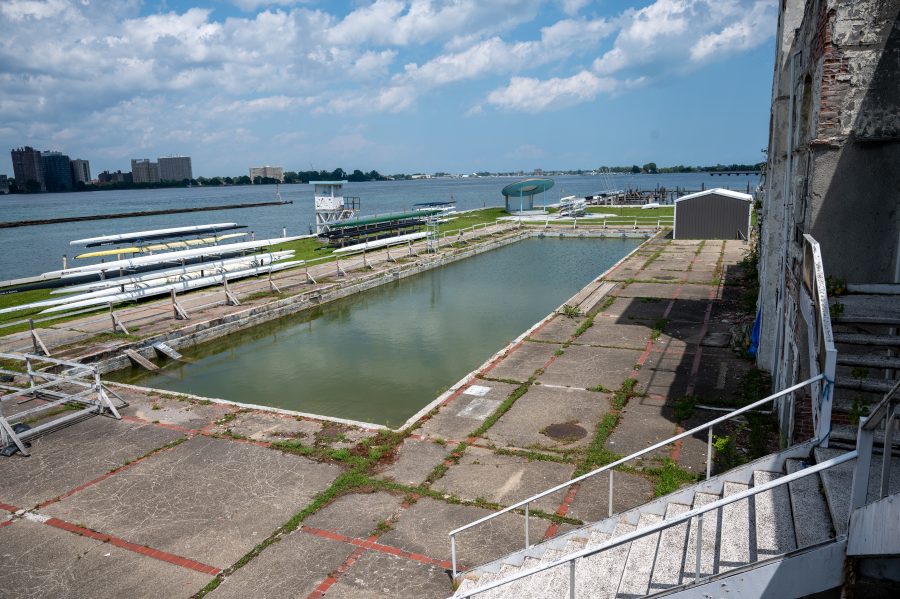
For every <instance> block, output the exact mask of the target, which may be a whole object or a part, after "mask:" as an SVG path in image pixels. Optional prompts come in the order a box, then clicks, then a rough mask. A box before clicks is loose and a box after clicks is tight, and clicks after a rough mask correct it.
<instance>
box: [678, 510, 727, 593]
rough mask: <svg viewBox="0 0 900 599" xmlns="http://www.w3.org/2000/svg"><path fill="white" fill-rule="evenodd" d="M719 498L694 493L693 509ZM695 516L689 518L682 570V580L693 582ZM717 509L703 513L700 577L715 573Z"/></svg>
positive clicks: (695, 549)
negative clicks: (689, 525) (689, 526)
mask: <svg viewBox="0 0 900 599" xmlns="http://www.w3.org/2000/svg"><path fill="white" fill-rule="evenodd" d="M719 499H721V497H720V496H718V495H713V494H711V493H696V494H695V495H694V506H693V507H694V509H697V508H698V507H702V506H704V505H706V504H708V503H712V502H714V501H718V500H719ZM697 532H698V523H697V518H694V519H692V520H691V528H690V533H689V534H688V541H687V546H686V547H685V553H684V572H683V574H682V582H683V583H684V584H687V583H690V582H693V581H694V580H695V579H696V574H697ZM718 539H719V511H718V510H714V511H712V512H706V513H705V514H704V515H703V526H702V534H701V535H700V578H701V579H703V578H706V577H707V576H712V575H713V574H715V573H716V568H717V567H718V561H719V557H718V551H717V550H718V548H719V543H718Z"/></svg>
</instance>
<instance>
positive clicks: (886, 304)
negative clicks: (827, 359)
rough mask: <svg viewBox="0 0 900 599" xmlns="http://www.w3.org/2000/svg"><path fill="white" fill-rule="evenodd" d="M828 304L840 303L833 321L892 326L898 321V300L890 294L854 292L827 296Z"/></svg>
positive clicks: (899, 303) (899, 320)
mask: <svg viewBox="0 0 900 599" xmlns="http://www.w3.org/2000/svg"><path fill="white" fill-rule="evenodd" d="M829 304H831V305H834V304H840V305H841V306H842V308H841V309H840V313H839V314H837V315H836V318H833V319H832V320H834V321H835V322H841V323H844V322H852V323H858V324H863V323H865V324H883V325H888V326H893V325H895V324H897V323H900V302H898V301H897V298H895V297H893V296H890V295H877V294H854V295H849V296H841V297H838V298H829Z"/></svg>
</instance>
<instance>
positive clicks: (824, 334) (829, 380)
mask: <svg viewBox="0 0 900 599" xmlns="http://www.w3.org/2000/svg"><path fill="white" fill-rule="evenodd" d="M800 314H801V316H802V317H803V320H804V321H805V323H806V332H807V350H808V352H809V372H810V374H819V373H822V374H823V375H825V381H824V385H821V387H822V388H821V389H820V388H819V387H820V385H819V384H818V383H816V384H815V385H814V386H813V388H812V395H813V397H816V398H817V401H814V402H813V405H812V417H813V430H815V434H816V437H818V438H819V439H821V440H822V446H823V447H828V437H829V435H830V434H831V405H832V399H833V397H832V392H833V390H834V378H835V371H836V370H837V348H836V347H835V345H834V333H832V330H831V314H830V312H829V306H828V288H827V285H826V282H825V266H824V264H823V262H822V251H821V249H820V247H819V244H818V242H817V241H816V240H815V239H814V238H813V237H812V236H811V235H804V236H803V284H802V285H801V286H800Z"/></svg>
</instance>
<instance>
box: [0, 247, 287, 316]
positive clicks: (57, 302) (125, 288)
mask: <svg viewBox="0 0 900 599" xmlns="http://www.w3.org/2000/svg"><path fill="white" fill-rule="evenodd" d="M290 253H291V254H293V252H290ZM270 263H271V262H270V261H264V262H261V263H258V264H253V265H252V266H251V265H250V264H248V263H243V264H233V265H231V266H225V267H220V268H210V269H208V270H209V272H208V273H207V272H205V271H196V272H192V273H186V274H179V275H172V276H168V277H161V278H157V279H151V280H149V281H140V282H137V283H127V284H124V285H120V286H116V287H108V288H106V289H97V290H94V291H88V292H87V293H78V294H75V295H69V296H67V297H54V298H52V299H48V300H41V301H38V302H32V303H30V304H24V305H21V306H11V307H9V308H3V309H0V314H6V313H8V312H16V311H18V310H30V309H32V308H49V307H50V306H62V305H65V304H71V303H75V302H81V301H84V300H91V299H94V298H104V297H108V296H112V295H116V294H119V293H128V292H129V291H139V290H147V289H154V288H156V287H161V286H164V285H172V284H174V283H180V282H183V281H191V280H194V279H202V278H204V277H208V276H212V274H225V273H230V272H240V271H244V270H248V269H251V268H259V267H262V266H267V265H268V264H270Z"/></svg>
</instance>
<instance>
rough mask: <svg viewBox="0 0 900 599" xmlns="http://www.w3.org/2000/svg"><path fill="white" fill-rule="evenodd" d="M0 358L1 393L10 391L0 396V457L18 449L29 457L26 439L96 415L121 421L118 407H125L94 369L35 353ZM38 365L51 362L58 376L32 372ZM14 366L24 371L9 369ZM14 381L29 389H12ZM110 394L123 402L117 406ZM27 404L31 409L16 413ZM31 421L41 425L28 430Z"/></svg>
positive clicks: (1, 356) (7, 355)
mask: <svg viewBox="0 0 900 599" xmlns="http://www.w3.org/2000/svg"><path fill="white" fill-rule="evenodd" d="M0 359H2V360H3V363H2V364H0V374H2V375H4V376H3V380H2V382H0V389H2V390H3V391H5V392H8V393H6V394H5V395H2V396H0V454H2V455H4V456H10V455H13V454H14V453H15V452H16V451H19V452H21V453H22V455H25V456H27V455H29V453H28V447H30V445H31V444H30V443H29V442H28V440H29V439H33V438H34V437H37V436H39V435H42V434H45V433H48V432H51V431H53V430H56V429H58V428H61V427H63V426H66V425H68V424H72V423H74V422H76V421H78V420H80V419H82V418H85V417H87V416H92V415H96V414H100V415H108V416H112V417H113V418H116V419H117V420H119V419H121V418H122V416H121V415H120V414H119V411H118V409H117V408H121V407H124V406H126V405H128V404H127V403H126V402H125V400H123V399H122V398H121V397H119V396H118V395H117V394H116V393H115V392H114V391H112V390H111V389H108V388H107V387H106V386H104V385H103V383H102V382H101V381H100V373H99V372H98V371H97V369H96V368H95V367H93V366H88V365H86V364H80V363H78V362H70V361H67V360H57V359H55V358H49V357H47V356H36V355H33V354H19V353H0ZM37 362H40V363H47V364H50V368H52V369H53V370H57V371H58V372H51V371H50V370H35V363H37ZM16 367H19V368H22V367H24V369H16V370H12V369H10V368H16ZM23 379H25V380H23ZM16 381H21V382H22V383H27V385H28V386H27V387H21V386H16V385H15V384H13V383H15V382H16ZM110 394H112V395H114V396H116V398H118V399H119V401H121V402H122V403H121V404H119V405H118V406H116V405H115V404H114V403H113V401H112V400H111V399H110ZM29 402H35V405H33V406H30V407H26V408H25V409H20V410H17V409H15V407H17V406H21V405H23V404H26V403H29ZM34 421H38V422H39V424H37V425H36V426H31V425H30V424H29V423H31V422H34Z"/></svg>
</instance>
